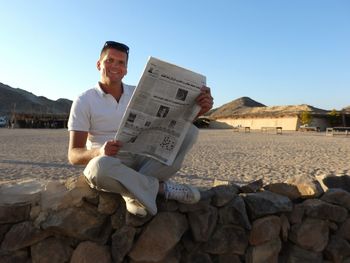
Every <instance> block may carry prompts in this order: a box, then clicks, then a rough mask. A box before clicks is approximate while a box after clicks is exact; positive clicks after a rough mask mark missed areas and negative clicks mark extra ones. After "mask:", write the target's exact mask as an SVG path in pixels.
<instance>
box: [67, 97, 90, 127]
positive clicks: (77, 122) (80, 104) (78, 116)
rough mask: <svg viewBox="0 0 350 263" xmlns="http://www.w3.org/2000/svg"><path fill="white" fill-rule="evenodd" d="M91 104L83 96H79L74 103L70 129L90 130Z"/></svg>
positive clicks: (70, 115)
mask: <svg viewBox="0 0 350 263" xmlns="http://www.w3.org/2000/svg"><path fill="white" fill-rule="evenodd" d="M89 108H90V106H89V103H88V102H87V101H86V98H85V100H84V97H83V96H80V97H78V98H77V99H76V100H75V101H74V102H73V104H72V107H71V110H70V114H69V120H68V131H86V132H88V131H89V130H90V119H91V118H90V115H91V114H90V110H89Z"/></svg>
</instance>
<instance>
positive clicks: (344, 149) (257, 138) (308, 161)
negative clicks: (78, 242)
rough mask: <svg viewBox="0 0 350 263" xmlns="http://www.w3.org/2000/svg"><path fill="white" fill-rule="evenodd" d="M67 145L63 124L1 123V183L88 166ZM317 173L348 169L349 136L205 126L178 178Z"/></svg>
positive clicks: (241, 179)
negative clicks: (77, 162) (74, 159)
mask: <svg viewBox="0 0 350 263" xmlns="http://www.w3.org/2000/svg"><path fill="white" fill-rule="evenodd" d="M67 147H68V132H67V131H66V130H64V129H58V130H48V129H6V128H1V129H0V185H3V184H8V183H17V182H20V181H24V180H33V179H34V180H37V181H38V182H40V181H45V180H66V179H67V178H69V177H75V176H78V175H79V174H81V172H82V170H83V168H84V167H83V166H72V165H70V164H69V163H68V161H67ZM318 175H324V176H327V175H350V136H348V137H342V136H339V137H331V136H325V133H314V132H307V133H302V132H284V133H283V134H282V135H276V134H273V133H261V132H259V131H253V132H251V133H243V132H239V133H237V132H233V131H232V130H211V129H202V130H200V135H199V138H198V141H197V143H196V144H195V145H194V147H193V148H192V149H191V151H190V153H189V154H188V156H187V158H186V160H185V161H184V164H183V167H182V169H181V170H180V171H179V172H178V173H177V175H176V176H175V177H174V181H178V182H182V183H189V184H193V185H196V186H198V187H201V188H207V187H211V186H212V185H213V181H214V179H215V178H216V179H219V180H226V181H232V182H235V183H238V184H244V183H247V182H251V181H254V180H257V179H263V181H264V183H265V184H267V183H273V182H284V181H287V180H288V179H290V178H293V177H296V176H297V177H302V178H311V179H312V178H314V177H315V176H318Z"/></svg>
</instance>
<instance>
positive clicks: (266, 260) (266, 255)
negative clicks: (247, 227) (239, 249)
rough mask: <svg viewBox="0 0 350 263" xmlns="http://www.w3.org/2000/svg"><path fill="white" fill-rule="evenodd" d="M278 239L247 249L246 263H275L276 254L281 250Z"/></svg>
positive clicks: (276, 260)
mask: <svg viewBox="0 0 350 263" xmlns="http://www.w3.org/2000/svg"><path fill="white" fill-rule="evenodd" d="M281 246H282V245H281V240H280V239H279V238H277V239H274V240H270V241H268V242H266V243H263V244H261V245H258V246H252V247H249V249H248V251H247V254H246V262H247V263H277V262H278V253H279V252H280V250H281Z"/></svg>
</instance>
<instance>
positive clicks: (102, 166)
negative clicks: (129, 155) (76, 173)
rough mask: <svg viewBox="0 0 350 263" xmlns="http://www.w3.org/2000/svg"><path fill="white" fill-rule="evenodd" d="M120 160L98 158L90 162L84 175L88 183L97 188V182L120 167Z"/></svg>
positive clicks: (107, 157) (105, 157) (108, 157)
mask: <svg viewBox="0 0 350 263" xmlns="http://www.w3.org/2000/svg"><path fill="white" fill-rule="evenodd" d="M120 164H121V162H120V160H119V159H117V158H114V157H110V156H97V157H95V158H93V159H91V160H90V162H89V163H88V165H87V166H86V168H85V170H84V175H85V177H86V178H87V179H88V181H89V182H90V183H91V184H93V185H95V186H97V181H99V180H100V179H101V178H103V177H105V176H107V175H108V173H109V172H110V171H113V167H116V166H119V165H120Z"/></svg>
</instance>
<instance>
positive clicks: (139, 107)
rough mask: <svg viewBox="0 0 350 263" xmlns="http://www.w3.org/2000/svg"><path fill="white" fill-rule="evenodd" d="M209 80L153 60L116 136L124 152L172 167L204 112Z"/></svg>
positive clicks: (144, 72)
mask: <svg viewBox="0 0 350 263" xmlns="http://www.w3.org/2000/svg"><path fill="white" fill-rule="evenodd" d="M203 85H206V78H205V76H203V75H201V74H198V73H195V72H193V71H190V70H188V69H185V68H182V67H178V66H176V65H173V64H170V63H168V62H165V61H161V60H159V59H156V58H154V57H150V58H149V60H148V62H147V64H146V67H145V69H144V71H143V74H142V76H141V78H140V81H139V83H138V85H137V86H136V88H135V91H134V93H133V95H132V98H131V100H130V102H129V105H128V107H127V110H126V111H125V114H124V116H123V119H122V121H121V123H120V127H119V128H118V131H117V133H116V135H115V139H116V140H119V141H122V142H123V147H122V149H121V150H122V151H126V152H132V153H135V154H140V155H145V156H149V157H151V158H154V159H156V160H158V161H160V162H162V163H164V164H167V165H171V164H172V163H173V161H174V159H175V157H176V155H177V153H178V151H179V148H180V146H181V144H182V142H183V140H184V137H185V135H186V133H187V131H188V129H189V127H190V125H191V124H192V122H193V120H194V119H195V117H196V116H197V114H198V112H199V111H200V107H199V106H198V105H197V104H196V102H195V99H196V98H197V97H198V95H199V94H200V89H201V87H202V86H203Z"/></svg>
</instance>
